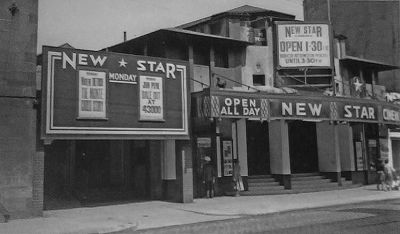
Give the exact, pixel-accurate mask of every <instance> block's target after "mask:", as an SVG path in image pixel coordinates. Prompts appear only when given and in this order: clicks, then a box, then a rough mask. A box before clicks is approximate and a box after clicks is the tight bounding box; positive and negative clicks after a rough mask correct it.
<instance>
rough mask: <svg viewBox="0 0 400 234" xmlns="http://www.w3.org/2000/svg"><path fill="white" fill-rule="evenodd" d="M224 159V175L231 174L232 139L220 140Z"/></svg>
mask: <svg viewBox="0 0 400 234" xmlns="http://www.w3.org/2000/svg"><path fill="white" fill-rule="evenodd" d="M222 154H223V160H224V176H231V175H232V172H233V159H232V141H222Z"/></svg>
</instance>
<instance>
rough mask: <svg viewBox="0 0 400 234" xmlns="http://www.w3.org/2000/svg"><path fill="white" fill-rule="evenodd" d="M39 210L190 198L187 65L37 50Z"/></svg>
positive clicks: (59, 49)
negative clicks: (40, 144) (41, 184)
mask: <svg viewBox="0 0 400 234" xmlns="http://www.w3.org/2000/svg"><path fill="white" fill-rule="evenodd" d="M42 57H43V59H42V88H41V96H42V105H41V107H42V108H41V139H42V140H43V143H44V145H43V149H42V150H43V152H44V207H45V209H56V208H68V207H76V206H81V205H83V206H86V205H89V206H91V205H99V204H107V203H109V202H115V201H130V202H133V201H142V200H159V199H164V200H170V201H176V202H190V201H192V199H193V194H192V193H193V190H192V168H191V158H192V156H191V150H190V141H189V110H188V107H189V105H188V103H189V101H188V97H189V96H188V95H189V92H188V87H189V86H188V79H189V76H188V75H189V72H188V64H187V62H186V61H178V60H171V59H165V58H151V57H147V56H134V55H127V54H118V53H109V52H103V51H101V52H96V51H85V50H77V49H73V48H68V47H67V48H66V47H65V46H64V47H43V55H42Z"/></svg>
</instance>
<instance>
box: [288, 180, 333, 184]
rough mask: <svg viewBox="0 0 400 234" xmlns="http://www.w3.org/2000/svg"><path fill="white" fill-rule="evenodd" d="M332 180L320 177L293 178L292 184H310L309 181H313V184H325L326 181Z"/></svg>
mask: <svg viewBox="0 0 400 234" xmlns="http://www.w3.org/2000/svg"><path fill="white" fill-rule="evenodd" d="M331 182H332V181H331V180H330V179H319V180H293V181H292V185H293V184H298V185H300V184H309V183H313V184H325V183H331Z"/></svg>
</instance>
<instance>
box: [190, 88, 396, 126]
mask: <svg viewBox="0 0 400 234" xmlns="http://www.w3.org/2000/svg"><path fill="white" fill-rule="evenodd" d="M192 97H193V98H194V99H193V100H194V102H192V108H193V111H194V112H193V113H195V114H194V115H193V116H192V117H194V118H240V119H241V118H244V119H250V118H251V119H260V120H261V121H264V120H266V121H269V120H275V119H287V120H303V121H335V122H341V123H347V122H369V123H381V124H391V125H400V106H399V105H394V104H391V103H387V102H383V101H378V100H372V99H362V98H354V97H330V96H305V95H298V94H269V93H264V92H257V93H249V92H238V91H228V90H217V89H205V90H204V91H202V92H198V93H193V94H192Z"/></svg>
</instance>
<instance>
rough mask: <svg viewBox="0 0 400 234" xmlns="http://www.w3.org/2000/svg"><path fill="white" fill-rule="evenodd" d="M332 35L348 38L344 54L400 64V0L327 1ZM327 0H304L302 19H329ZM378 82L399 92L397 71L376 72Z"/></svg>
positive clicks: (399, 84)
mask: <svg viewBox="0 0 400 234" xmlns="http://www.w3.org/2000/svg"><path fill="white" fill-rule="evenodd" d="M330 2H331V20H332V24H333V29H334V32H335V34H343V35H345V36H346V37H347V41H346V48H347V54H348V55H352V56H357V57H362V58H366V59H372V60H377V61H381V62H385V63H389V64H394V65H400V15H399V11H400V6H399V1H360V0H357V1H353V0H346V1H343V0H330ZM326 3H327V1H320V0H304V20H305V21H320V20H328V12H327V9H328V8H327V4H326ZM379 77H380V79H379V80H380V82H379V83H380V84H383V85H385V86H387V87H389V88H390V89H393V88H392V87H395V88H394V89H395V90H396V91H398V92H399V91H400V80H399V79H398V78H399V77H400V71H390V72H383V73H380V74H379Z"/></svg>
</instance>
